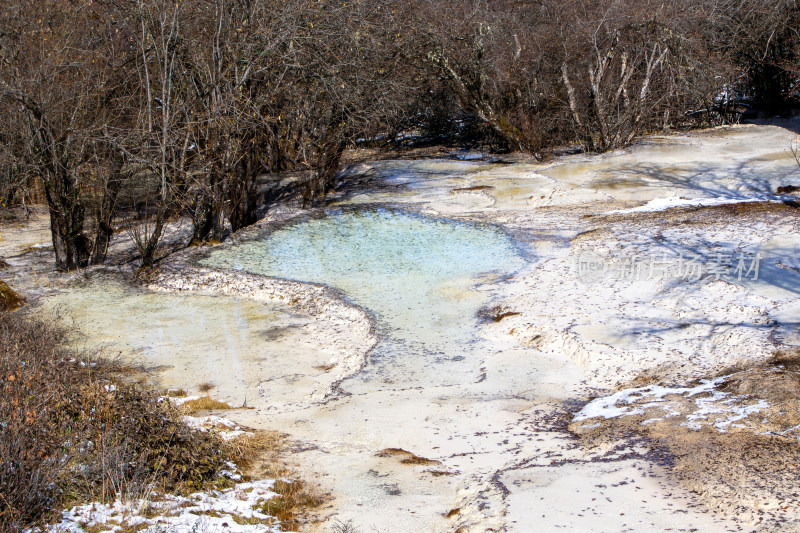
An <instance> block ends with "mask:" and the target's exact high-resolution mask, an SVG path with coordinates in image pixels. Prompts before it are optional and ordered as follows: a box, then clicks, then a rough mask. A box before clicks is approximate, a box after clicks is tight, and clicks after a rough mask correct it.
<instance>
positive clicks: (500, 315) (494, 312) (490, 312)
mask: <svg viewBox="0 0 800 533" xmlns="http://www.w3.org/2000/svg"><path fill="white" fill-rule="evenodd" d="M519 314H520V313H518V312H516V311H511V310H510V309H508V308H507V307H506V306H504V305H494V306H492V307H484V308H483V309H481V310H479V311H478V318H480V319H481V320H484V321H486V322H500V321H501V320H503V319H504V318H508V317H510V316H516V315H519Z"/></svg>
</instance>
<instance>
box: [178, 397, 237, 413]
mask: <svg viewBox="0 0 800 533" xmlns="http://www.w3.org/2000/svg"><path fill="white" fill-rule="evenodd" d="M220 409H231V406H230V405H228V404H227V403H226V402H221V401H219V400H215V399H213V398H211V397H209V396H203V397H202V398H197V399H196V400H189V401H186V402H183V403H182V404H181V410H182V411H185V412H187V413H189V414H191V413H196V412H198V411H214V410H220Z"/></svg>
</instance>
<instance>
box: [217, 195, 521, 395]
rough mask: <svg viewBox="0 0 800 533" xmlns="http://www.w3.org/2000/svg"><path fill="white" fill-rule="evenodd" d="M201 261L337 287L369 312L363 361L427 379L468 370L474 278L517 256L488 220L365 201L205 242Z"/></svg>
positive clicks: (481, 296)
mask: <svg viewBox="0 0 800 533" xmlns="http://www.w3.org/2000/svg"><path fill="white" fill-rule="evenodd" d="M202 263H203V264H205V265H207V266H212V267H217V268H230V269H235V270H244V271H247V272H251V273H255V274H261V275H267V276H274V277H280V278H286V279H292V280H296V281H303V282H313V283H322V284H325V285H329V286H331V287H334V288H336V289H340V290H341V291H343V292H344V294H345V297H346V298H348V299H349V300H351V301H352V302H353V303H355V304H358V305H360V306H362V307H364V308H366V309H368V310H369V311H370V312H372V313H373V314H374V316H375V319H376V322H377V327H378V331H379V333H380V334H381V337H382V341H381V342H380V344H379V346H378V348H376V349H375V350H374V351H373V353H372V362H373V363H374V364H376V365H378V366H379V367H381V366H383V365H384V364H386V365H388V367H391V368H386V367H384V368H382V370H383V371H384V372H382V375H383V379H384V382H391V383H396V382H397V380H401V381H407V380H414V378H415V377H417V378H421V377H422V373H423V372H424V374H425V375H426V376H427V377H428V378H431V379H432V381H433V383H431V382H430V381H428V382H427V383H428V384H442V383H457V382H458V380H459V379H461V377H462V376H461V372H460V371H459V369H460V368H464V369H469V371H470V372H472V371H474V366H473V365H469V364H468V363H467V364H464V363H461V362H462V361H466V360H467V359H469V354H470V353H471V352H472V349H471V343H472V342H473V341H474V340H475V338H474V337H475V330H476V325H477V323H478V318H477V313H478V311H479V309H480V307H481V306H482V305H484V304H485V303H486V301H487V294H486V293H485V292H481V290H480V287H479V285H480V284H481V282H493V281H496V280H498V279H500V278H501V277H502V276H504V275H509V274H512V273H513V272H514V271H515V270H517V269H519V268H521V267H522V266H523V265H524V264H525V260H524V259H523V257H522V254H521V252H520V251H519V249H518V248H517V245H516V243H515V242H514V240H513V239H512V237H511V236H509V235H508V234H507V233H505V232H503V231H502V230H500V229H498V228H497V227H494V226H489V225H479V224H470V223H459V222H453V221H446V220H440V219H434V218H426V217H422V216H418V215H412V214H407V213H404V212H402V211H393V210H387V209H372V210H331V211H329V212H328V214H327V216H324V217H320V218H311V219H308V220H304V221H301V222H298V223H294V224H291V225H288V226H284V227H282V228H280V229H278V230H276V231H273V232H271V233H267V234H264V235H261V236H259V237H257V238H254V239H251V240H248V241H245V242H242V243H240V244H236V245H233V246H230V247H226V248H220V249H217V250H214V251H212V253H211V254H210V255H209V257H207V258H206V259H204V260H203V261H202ZM453 363H455V365H453ZM459 363H461V364H459ZM432 367H435V369H433V372H431V370H432ZM451 367H454V368H451ZM389 375H391V376H392V377H389ZM373 385H374V384H373ZM373 389H374V386H373Z"/></svg>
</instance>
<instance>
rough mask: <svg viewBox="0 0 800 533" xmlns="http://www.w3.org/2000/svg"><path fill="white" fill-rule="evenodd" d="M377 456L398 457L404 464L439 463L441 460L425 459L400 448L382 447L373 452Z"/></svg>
mask: <svg viewBox="0 0 800 533" xmlns="http://www.w3.org/2000/svg"><path fill="white" fill-rule="evenodd" d="M375 455H376V456H377V457H400V458H401V459H400V463H401V464H404V465H440V464H442V462H441V461H436V460H435V459H426V458H425V457H420V456H419V455H416V454H413V453H411V452H409V451H406V450H404V449H402V448H384V449H383V450H381V451H379V452H378V453H376V454H375Z"/></svg>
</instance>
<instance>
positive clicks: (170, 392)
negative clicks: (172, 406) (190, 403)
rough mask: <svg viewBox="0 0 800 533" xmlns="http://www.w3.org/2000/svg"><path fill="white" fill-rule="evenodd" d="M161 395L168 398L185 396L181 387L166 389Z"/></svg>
mask: <svg viewBox="0 0 800 533" xmlns="http://www.w3.org/2000/svg"><path fill="white" fill-rule="evenodd" d="M163 395H164V396H166V397H168V398H185V397H186V391H185V390H183V389H167V390H166V392H164V394H163Z"/></svg>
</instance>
